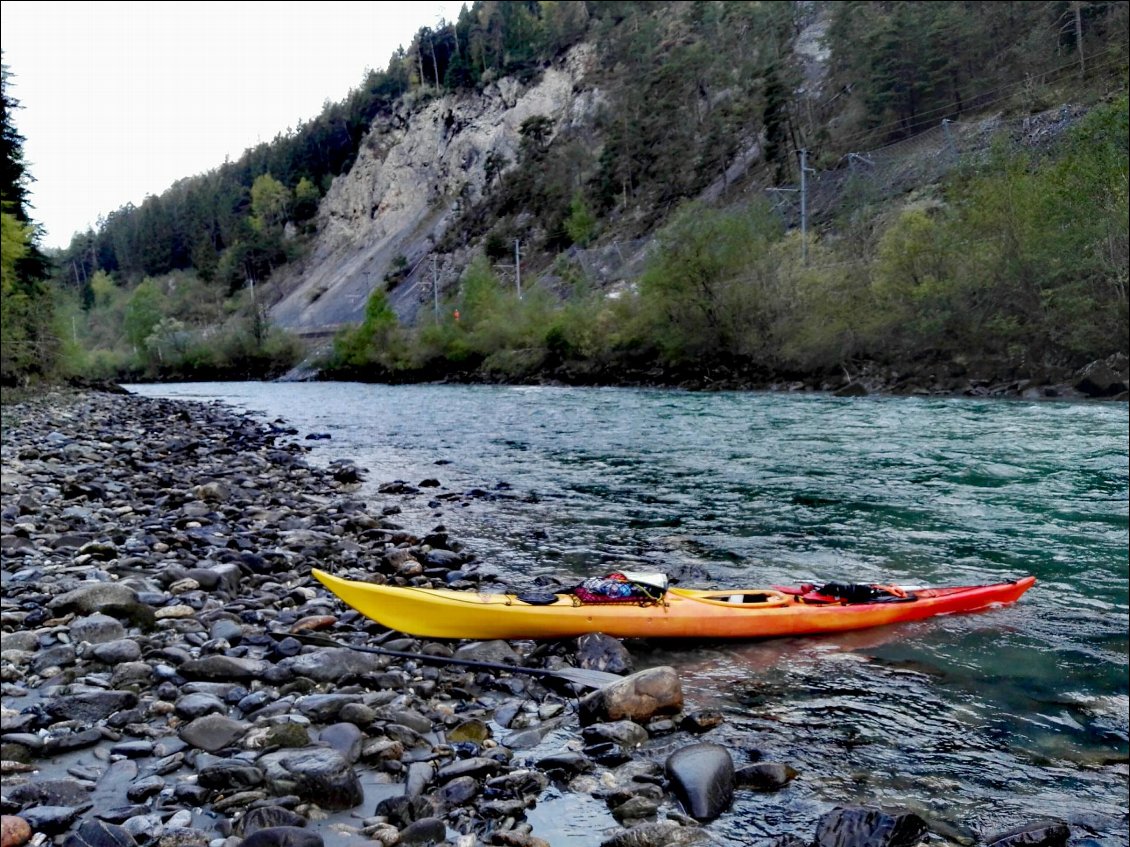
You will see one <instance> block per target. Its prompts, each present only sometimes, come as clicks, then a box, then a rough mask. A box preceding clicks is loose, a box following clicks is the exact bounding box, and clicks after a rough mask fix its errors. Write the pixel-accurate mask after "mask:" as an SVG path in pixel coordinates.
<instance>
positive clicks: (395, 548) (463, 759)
mask: <svg viewBox="0 0 1130 847" xmlns="http://www.w3.org/2000/svg"><path fill="white" fill-rule="evenodd" d="M297 435H300V434H299V433H296V432H295V431H294V430H291V429H288V428H287V427H286V426H285V424H284V423H282V422H275V423H274V424H269V425H265V424H262V423H259V422H256V421H254V420H252V419H251V418H248V417H244V416H240V415H237V414H234V413H232V412H230V411H228V410H227V409H225V408H224V407H222V406H220V405H217V404H202V403H194V402H182V401H169V400H161V399H151V398H141V397H137V396H133V395H124V394H119V393H109V392H92V391H85V392H68V393H52V394H48V395H43V396H39V397H36V398H32V399H29V400H28V401H26V402H22V403H17V404H13V405H8V406H6V407H5V409H4V421H3V441H2V460H3V488H2V504H0V516H2V524H0V543H2V548H0V549H2V559H0V564H2V570H3V597H2V610H0V619H2V625H3V636H2V638H3V641H2V645H3V646H2V654H0V676H2V685H3V695H4V698H3V712H2V715H0V718H2V737H0V741H2V749H3V755H2V759H3V764H2V768H3V773H4V788H3V795H2V804H3V805H2V811H3V814H4V836H3V838H4V842H3V843H4V847H19V845H23V844H25V843H27V842H28V841H29V840H30V841H32V843H34V844H36V845H45V844H48V843H58V844H62V845H66V847H80V846H81V845H93V844H115V845H119V847H134V845H142V846H143V847H148V845H154V847H190V845H191V846H192V847H195V845H201V847H204V845H208V847H276V845H277V847H296V845H301V846H302V847H307V846H308V847H321V845H323V844H326V845H348V844H353V845H363V844H368V843H374V842H375V843H380V844H389V845H391V844H441V843H442V844H448V845H459V847H476V845H487V844H490V845H526V847H538V845H545V844H552V843H553V836H552V834H543V833H539V832H538V831H535V830H534V828H533V827H532V826H531V824H530V823H529V821H528V820H527V815H528V814H529V813H530V811H531V810H532V809H534V808H535V806H536V805H537V804H538V803H539V801H544V800H545V798H546V797H547V796H557V797H561V796H565V797H569V796H579V797H586V798H590V799H595V800H596V801H598V802H600V803H602V804H603V805H604V806H605V807H606V808H607V810H608V812H609V813H610V815H611V817H610V818H609V819H608V821H607V823H606V825H604V824H602V826H601V828H600V830H599V831H597V832H592V833H591V835H592V840H591V842H588V843H593V844H597V843H599V844H606V845H616V846H617V847H628V845H632V847H649V845H654V847H661V846H662V845H683V844H693V843H712V841H711V835H710V831H711V830H710V827H711V823H712V821H714V820H717V819H719V818H724V817H725V815H726V814H727V810H728V808H729V805H730V803H731V802H732V800H733V798H734V796H735V793H737V794H740V793H742V792H763V791H787V790H789V785H790V784H791V782H792V781H793V780H794V779H795V778H797V773H796V771H795V770H794V768H793V767H792V766H791V765H790V763H789V762H788V761H761V760H760V755H759V753H758V750H757V739H756V738H753V737H747V736H746V735H745V734H744V733H743V732H742V731H741V730H740V729H738V728H736V727H733V726H731V725H730V724H729V722H728V721H726V719H725V717H724V715H722V714H720V713H719V712H717V711H713V710H711V709H704V708H696V706H695V704H694V703H691V702H687V701H685V700H684V697H683V693H682V689H681V686H680V684H679V679H678V675H677V673H676V672H675V671H674V670H673V669H672V668H669V667H665V666H655V667H648V668H643V669H636V668H634V667H633V659H632V656H631V654H630V653H629V652H628V651H627V650H625V649H624V645H623V644H621V643H620V642H618V641H616V640H614V639H609V638H606V637H604V636H599V635H597V636H589V637H585V638H582V639H578V640H569V641H565V642H559V643H558V642H551V643H546V644H542V645H538V646H535V644H534V643H532V642H481V643H472V642H460V641H430V640H420V639H415V638H407V637H400V636H398V635H397V634H396V633H393V632H390V631H387V630H384V629H383V628H381V627H380V626H378V625H376V624H373V623H372V622H369V621H367V620H366V619H364V618H362V617H360V616H358V615H357V614H356V613H355V612H352V611H347V610H345V609H344V608H343V607H342V605H341V604H340V603H338V602H337V601H336V600H335V599H334V598H333V597H332V596H331V595H329V594H327V593H326V591H325V590H323V589H322V588H321V587H320V586H319V585H318V584H317V583H316V582H315V581H314V580H313V579H312V578H311V576H310V569H311V567H315V566H317V567H322V568H327V569H330V570H333V571H335V572H338V573H341V574H343V575H346V576H350V577H352V578H363V579H372V580H377V581H384V582H389V583H393V584H401V585H434V586H443V585H447V586H454V587H456V588H463V589H469V590H473V589H474V588H475V587H476V586H479V585H485V584H486V583H487V582H488V581H489V580H488V578H487V577H485V575H484V574H483V573H481V572H480V570H479V563H478V562H476V560H475V557H474V556H473V554H471V553H470V552H468V551H466V550H464V549H463V548H462V545H461V544H460V543H459V542H458V540H456V539H453V538H450V537H449V535H448V533H447V532H446V530H445V529H444V528H443V527H442V526H434V527H429V528H418V527H404V526H400V525H398V524H396V523H395V522H394V519H395V515H396V512H397V508H396V505H395V501H392V502H386V503H385V504H383V505H381V504H375V503H373V504H371V503H365V502H362V501H360V500H358V499H357V498H356V496H355V492H356V490H357V483H358V481H359V480H360V479H362V478H363V476H364V471H363V469H361V468H358V467H356V466H355V465H353V464H352V463H350V462H349V461H348V460H340V461H335V462H331V463H329V464H328V465H327V466H326V467H317V466H313V465H311V464H309V463H308V462H307V461H306V460H305V457H304V452H305V451H304V448H303V447H302V446H301V444H300V442H298V441H296V440H295V436H297ZM308 634H317V635H320V636H328V637H331V638H332V639H333V640H334V641H336V642H339V643H341V644H343V645H356V646H362V647H380V648H383V649H386V650H391V651H399V652H404V653H422V654H427V656H428V657H429V658H428V660H427V661H424V660H419V661H417V660H413V659H411V658H403V657H390V656H387V655H377V654H373V653H368V652H363V651H354V650H350V649H348V648H347V647H327V646H324V645H322V644H318V645H314V644H310V643H306V642H305V641H304V636H306V635H308ZM442 657H455V658H459V659H463V660H471V661H476V660H478V661H484V662H490V663H495V664H498V663H503V664H515V665H523V666H528V667H541V668H549V669H553V668H562V667H566V666H570V665H571V666H575V667H579V668H587V669H590V670H591V669H595V670H603V671H606V672H612V673H615V674H618V675H620V676H622V677H623V679H622V680H621V681H620V682H617V683H613V684H612V685H609V686H606V687H604V688H601V689H597V690H595V691H587V690H580V689H577V688H575V687H572V686H571V685H569V684H565V683H561V682H560V681H559V680H555V679H554V678H552V677H546V678H543V677H537V676H530V675H524V674H519V673H508V672H506V671H500V670H484V669H479V668H475V667H466V666H462V665H454V664H453V665H444V664H443V663H442V662H440V663H439V664H436V663H435V662H436V660H437V659H441V658H442ZM800 778H802V779H811V778H818V775H816V774H804V775H801V776H800ZM1079 811H1080V813H1081V814H1082V813H1083V812H1085V811H1086V810H1084V809H1080V810H1079ZM1080 820H1083V818H1081V819H1080ZM574 830H575V826H574ZM1080 832H1083V830H1080ZM777 835H778V837H777V839H776V842H775V843H776V844H778V845H780V847H787V845H797V847H799V845H802V844H813V845H819V847H855V845H864V844H868V845H881V847H904V845H906V847H909V845H913V844H916V843H918V842H919V841H922V840H925V841H927V842H929V843H947V842H949V841H951V840H952V839H957V842H959V843H962V844H967V843H970V842H969V839H968V837H967V836H965V835H963V834H961V833H955V832H954V831H953V829H952V827H949V826H946V825H944V824H943V823H941V822H938V821H935V820H933V819H932V818H931V816H930V814H929V813H928V812H927V811H924V810H922V809H917V810H910V809H885V810H882V811H881V810H879V809H878V808H871V807H855V806H851V807H845V808H826V809H823V810H819V812H814V815H813V820H812V821H811V826H810V827H809V828H808V829H806V830H805V831H802V832H779V833H777ZM1072 836H1073V824H1072V822H1071V821H1059V820H1052V821H1049V820H1033V821H1030V822H1029V823H1028V825H1026V826H1023V827H1021V828H1020V829H1019V830H1016V831H1009V832H1000V833H986V834H984V837H983V838H982V839H981V840H982V841H983V842H984V843H985V844H986V845H996V847H1010V846H1011V845H1020V844H1024V845H1049V847H1051V845H1056V846H1057V847H1062V845H1063V844H1065V843H1067V841H1068V840H1069V839H1070V838H1071V837H1072ZM751 837H752V836H751ZM763 840H764V839H762V838H761V837H760V836H758V841H757V843H760V842H761V841H763ZM746 843H748V844H753V843H755V841H753V840H750V841H748V842H746Z"/></svg>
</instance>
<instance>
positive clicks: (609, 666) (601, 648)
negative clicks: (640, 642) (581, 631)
mask: <svg viewBox="0 0 1130 847" xmlns="http://www.w3.org/2000/svg"><path fill="white" fill-rule="evenodd" d="M577 666H578V667H580V668H584V669H586V670H594V671H607V672H608V673H618V674H629V673H631V672H632V671H633V670H634V667H633V665H632V654H631V653H629V652H628V648H627V647H625V646H624V642H622V641H621V640H620V639H619V638H613V637H612V636H610V635H605V634H604V633H603V632H590V633H588V634H586V635H582V636H581V637H580V638H578V639H577Z"/></svg>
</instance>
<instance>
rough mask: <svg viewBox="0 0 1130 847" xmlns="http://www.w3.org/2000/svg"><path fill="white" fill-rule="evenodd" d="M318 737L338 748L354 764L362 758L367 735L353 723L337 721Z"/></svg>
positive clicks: (343, 756) (335, 748) (324, 742)
mask: <svg viewBox="0 0 1130 847" xmlns="http://www.w3.org/2000/svg"><path fill="white" fill-rule="evenodd" d="M318 739H319V740H320V741H321V742H322V743H323V744H326V745H328V746H329V747H331V748H332V749H334V750H337V752H339V753H340V754H341V755H342V758H344V759H345V760H346V761H347V762H349V763H350V764H353V763H354V762H356V761H357V760H358V759H360V758H361V745H362V743H363V742H364V741H365V736H364V734H363V733H362V732H361V730H359V729H358V728H357V727H356V726H354V725H353V724H351V723H335V724H331V725H330V726H327V727H326V728H325V729H323V730H322V731H321V732H320V733H318Z"/></svg>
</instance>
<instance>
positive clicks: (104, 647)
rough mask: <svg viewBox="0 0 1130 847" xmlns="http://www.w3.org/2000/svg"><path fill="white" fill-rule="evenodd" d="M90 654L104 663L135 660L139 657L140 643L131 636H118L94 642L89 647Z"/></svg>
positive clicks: (111, 663) (114, 663) (117, 663)
mask: <svg viewBox="0 0 1130 847" xmlns="http://www.w3.org/2000/svg"><path fill="white" fill-rule="evenodd" d="M90 655H91V656H92V657H93V658H94V659H97V660H98V661H99V662H101V663H102V664H104V665H119V664H122V663H123V662H136V661H137V660H138V659H140V658H141V645H139V644H138V643H137V642H136V641H134V640H133V639H132V638H118V639H115V640H114V641H106V642H104V643H101V644H95V645H94V646H93V647H91V648H90Z"/></svg>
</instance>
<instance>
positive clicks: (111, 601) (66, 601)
mask: <svg viewBox="0 0 1130 847" xmlns="http://www.w3.org/2000/svg"><path fill="white" fill-rule="evenodd" d="M137 602H138V600H137V592H136V591H134V590H133V589H132V588H130V587H129V586H128V585H122V584H121V583H120V582H92V583H89V584H87V585H80V586H79V587H78V588H76V589H74V590H73V591H68V592H67V593H66V594H61V595H59V596H58V597H55V598H53V599H52V600H51V601H50V602H49V603H48V604H47V607H48V608H49V609H51V611H53V612H55V613H56V614H59V615H65V614H66V613H67V612H82V613H84V614H90V613H92V612H102V611H103V610H117V609H124V608H128V607H131V606H134V605H137Z"/></svg>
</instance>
